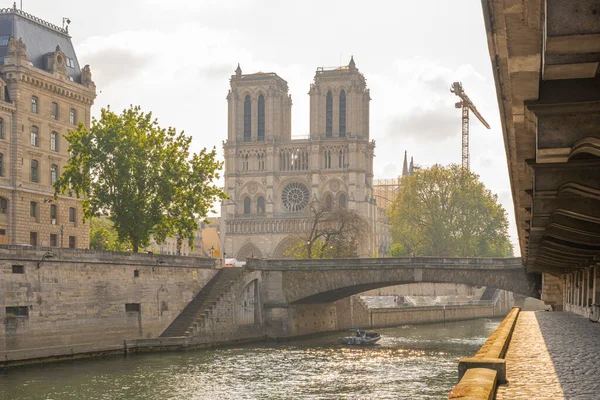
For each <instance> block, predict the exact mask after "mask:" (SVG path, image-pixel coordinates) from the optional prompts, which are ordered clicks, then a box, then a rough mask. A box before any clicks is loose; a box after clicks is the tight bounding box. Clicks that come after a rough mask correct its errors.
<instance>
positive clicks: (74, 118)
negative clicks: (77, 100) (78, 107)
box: [69, 108, 77, 125]
mask: <svg viewBox="0 0 600 400" xmlns="http://www.w3.org/2000/svg"><path fill="white" fill-rule="evenodd" d="M69 122H70V123H71V125H77V111H75V109H74V108H71V111H70V112H69Z"/></svg>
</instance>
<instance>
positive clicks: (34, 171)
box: [31, 160, 39, 182]
mask: <svg viewBox="0 0 600 400" xmlns="http://www.w3.org/2000/svg"><path fill="white" fill-rule="evenodd" d="M38 165H39V163H38V160H31V182H39V177H38Z"/></svg>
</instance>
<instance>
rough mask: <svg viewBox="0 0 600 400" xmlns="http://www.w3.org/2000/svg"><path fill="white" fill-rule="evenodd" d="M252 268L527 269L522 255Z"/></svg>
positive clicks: (254, 265) (266, 262)
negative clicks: (518, 256) (520, 256)
mask: <svg viewBox="0 0 600 400" xmlns="http://www.w3.org/2000/svg"><path fill="white" fill-rule="evenodd" d="M246 266H247V268H249V269H256V270H304V269H306V270H310V269H395V268H415V269H416V268H420V269H428V268H431V269H450V268H453V269H480V270H507V269H524V266H523V260H522V259H521V258H516V257H514V258H451V257H404V258H336V259H332V258H330V259H301V260H290V259H285V260H283V259H279V260H278V259H257V258H250V259H248V260H247V262H246Z"/></svg>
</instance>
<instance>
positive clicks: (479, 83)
mask: <svg viewBox="0 0 600 400" xmlns="http://www.w3.org/2000/svg"><path fill="white" fill-rule="evenodd" d="M3 3H6V4H4V6H5V7H9V6H11V5H12V1H6V0H3ZM18 4H19V3H18V2H17V5H18ZM23 10H24V11H27V12H29V13H32V14H34V15H36V16H38V17H40V18H42V19H45V20H47V21H49V22H52V23H54V24H57V25H60V24H61V21H62V17H69V18H70V19H71V21H72V23H71V25H70V33H71V35H72V36H73V41H74V44H75V49H76V52H77V56H78V59H79V63H80V64H81V65H82V66H83V65H85V64H90V65H91V69H92V77H93V79H94V81H95V82H96V85H97V88H98V97H97V99H96V103H95V106H94V109H93V113H94V115H97V114H98V113H99V110H100V108H101V107H105V106H106V105H108V104H110V105H111V107H112V108H113V109H114V110H117V111H120V110H122V109H123V108H126V107H127V106H128V105H129V104H139V105H141V106H142V108H143V109H144V110H146V111H150V110H151V111H153V113H154V115H155V116H156V117H157V118H158V119H159V122H160V123H161V125H171V126H175V127H176V128H177V129H179V130H184V131H185V132H186V133H187V134H188V135H192V136H193V137H194V146H195V148H196V149H199V148H201V147H213V146H217V148H218V150H219V152H221V141H222V140H224V139H225V138H226V136H227V103H226V100H225V96H226V95H227V90H228V88H229V77H230V76H231V75H232V74H233V71H234V69H235V68H236V66H237V63H238V62H239V63H240V64H241V67H242V70H243V71H244V73H251V72H257V71H263V72H276V73H277V74H278V75H279V76H281V77H282V78H283V79H285V80H287V82H288V84H289V87H290V93H291V95H292V100H293V103H294V105H293V107H292V121H293V122H292V125H293V128H292V129H293V131H292V132H293V135H299V136H300V135H306V134H308V127H309V125H308V124H309V97H308V95H307V93H308V90H309V85H310V83H311V81H312V79H313V77H314V73H315V70H316V69H317V67H320V66H325V67H331V66H339V65H342V64H343V65H346V64H347V63H348V61H349V59H350V55H354V59H355V61H356V66H357V67H358V68H359V70H360V71H361V72H362V73H363V74H364V75H365V77H366V78H367V84H368V86H369V88H370V89H371V97H372V101H371V137H372V138H373V139H375V140H376V143H377V147H376V150H375V151H376V158H375V178H376V179H377V178H390V177H394V176H396V175H397V174H399V173H400V172H401V171H402V157H403V154H404V150H407V151H408V154H409V157H410V156H414V160H415V163H416V164H420V165H422V166H429V165H432V164H434V163H441V164H448V163H452V162H454V163H460V161H461V136H460V132H461V113H460V110H458V109H455V108H454V103H455V102H456V100H457V98H456V97H455V96H454V95H453V94H451V93H450V91H449V87H450V84H451V83H452V82H453V81H455V80H460V81H462V83H463V86H464V88H465V90H466V92H467V93H468V95H469V96H470V98H471V99H472V100H473V101H474V103H475V104H476V105H477V108H478V109H479V111H480V112H481V114H482V115H483V116H484V117H485V118H486V119H487V121H488V122H489V123H490V125H491V127H492V129H491V130H487V129H485V128H484V127H483V126H482V125H481V124H480V123H479V121H477V120H476V119H474V118H472V119H471V169H472V170H473V171H474V172H476V173H477V174H479V175H480V176H481V179H482V180H483V182H484V183H485V184H486V185H487V187H488V188H490V189H491V190H492V191H493V192H495V193H497V194H498V196H499V198H500V201H501V202H502V203H503V205H504V207H505V208H506V210H507V212H508V213H509V220H510V223H511V228H510V233H511V236H512V239H513V244H515V251H516V252H518V246H517V241H516V237H517V236H516V230H515V226H514V214H513V204H512V198H511V194H510V187H509V181H508V170H507V167H506V157H505V152H504V142H503V139H502V130H501V125H500V119H499V113H498V105H497V101H496V93H495V86H494V80H493V75H492V69H491V63H490V58H489V53H488V47H487V41H486V33H485V27H484V23H483V15H482V11H481V2H480V0H458V1H447V0H437V1H435V0H421V1H407V0H401V1H400V0H396V1H380V0H374V1H370V2H365V1H356V0H345V1H330V0H321V1H313V0H303V1H282V0H279V1H277V0H243V1H242V0H194V1H192V0H163V1H158V0H145V1H143V0H104V1H89V0H86V1H81V0H78V1H75V0H58V1H53V2H48V1H47V0H24V1H23Z"/></svg>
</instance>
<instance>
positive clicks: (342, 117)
mask: <svg viewBox="0 0 600 400" xmlns="http://www.w3.org/2000/svg"><path fill="white" fill-rule="evenodd" d="M308 94H309V95H310V136H311V138H317V137H324V138H337V137H350V136H351V137H360V138H363V139H367V140H369V102H370V101H371V97H370V95H369V89H367V85H366V81H365V77H364V76H363V74H362V73H360V72H359V71H358V68H356V64H355V63H354V57H351V58H350V62H349V63H348V65H346V66H343V67H339V68H323V67H321V68H318V69H317V73H316V75H315V80H314V83H313V84H312V85H311V86H310V91H309V92H308Z"/></svg>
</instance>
